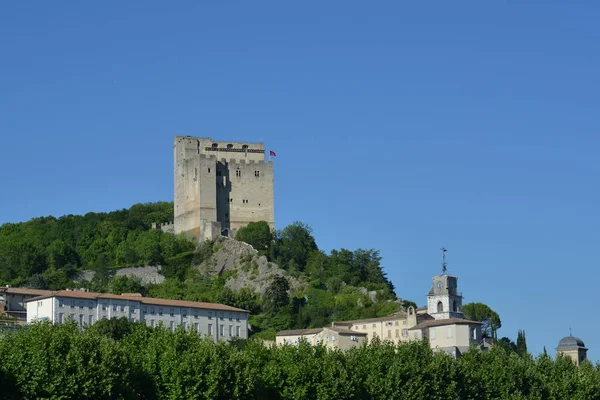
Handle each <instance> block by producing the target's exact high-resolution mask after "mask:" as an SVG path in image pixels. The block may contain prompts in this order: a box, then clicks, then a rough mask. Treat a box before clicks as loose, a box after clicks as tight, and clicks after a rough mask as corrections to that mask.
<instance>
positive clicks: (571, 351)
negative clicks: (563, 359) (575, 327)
mask: <svg viewBox="0 0 600 400" xmlns="http://www.w3.org/2000/svg"><path fill="white" fill-rule="evenodd" d="M587 351H588V349H587V347H585V344H584V343H583V340H581V339H579V338H578V337H575V336H572V335H569V336H566V337H564V338H562V339H560V341H559V342H558V347H557V348H556V353H557V354H558V355H564V356H567V357H569V358H570V359H571V360H573V363H575V365H581V363H582V362H584V361H585V360H587Z"/></svg>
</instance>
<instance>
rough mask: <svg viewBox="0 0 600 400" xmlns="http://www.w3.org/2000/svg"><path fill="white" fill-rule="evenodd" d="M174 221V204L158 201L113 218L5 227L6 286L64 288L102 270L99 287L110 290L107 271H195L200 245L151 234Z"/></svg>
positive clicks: (1, 245)
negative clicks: (79, 273)
mask: <svg viewBox="0 0 600 400" xmlns="http://www.w3.org/2000/svg"><path fill="white" fill-rule="evenodd" d="M172 220H173V203H167V202H158V203H147V204H135V205H133V206H132V207H131V208H130V209H128V210H125V209H124V210H119V211H113V212H110V213H87V214H86V215H84V216H79V215H66V216H63V217H60V218H54V217H43V218H35V219H32V220H30V221H28V222H23V223H18V224H4V225H2V226H0V281H2V282H3V283H11V284H13V285H19V284H25V283H27V281H28V280H30V279H31V278H32V277H33V276H34V275H36V274H38V276H39V277H41V278H43V280H45V282H46V284H47V286H48V288H50V289H59V288H60V289H64V287H65V286H67V285H66V282H65V281H68V280H70V279H72V276H71V275H72V273H73V272H74V271H76V270H78V269H85V268H93V269H98V268H100V267H102V268H104V269H102V268H100V269H101V272H102V273H104V276H102V277H100V278H99V279H98V281H97V282H95V283H96V285H97V286H98V287H99V288H106V285H107V280H106V279H105V276H106V274H107V272H106V269H113V268H116V267H124V266H137V265H147V264H161V265H164V266H166V267H167V271H169V267H171V266H173V268H174V269H175V270H176V271H179V270H180V269H181V268H182V265H186V264H187V266H189V263H190V262H191V259H192V258H193V256H194V248H195V245H194V243H193V242H191V241H189V240H187V239H185V238H183V237H179V236H174V235H170V234H166V233H163V232H162V231H160V230H152V229H150V227H151V224H152V223H153V222H157V223H162V222H167V221H172ZM99 260H101V261H100V264H102V265H98V263H99ZM47 275H48V276H47ZM43 280H40V279H38V278H36V279H35V280H34V281H32V282H31V284H33V285H36V286H40V285H42V284H43ZM58 286H60V287H58Z"/></svg>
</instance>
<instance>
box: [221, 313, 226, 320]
mask: <svg viewBox="0 0 600 400" xmlns="http://www.w3.org/2000/svg"><path fill="white" fill-rule="evenodd" d="M223 319H225V314H223V313H221V321H222V320H223Z"/></svg>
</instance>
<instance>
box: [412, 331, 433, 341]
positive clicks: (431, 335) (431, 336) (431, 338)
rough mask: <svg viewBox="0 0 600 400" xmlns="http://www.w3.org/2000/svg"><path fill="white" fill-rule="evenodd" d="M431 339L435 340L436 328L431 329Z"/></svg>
mask: <svg viewBox="0 0 600 400" xmlns="http://www.w3.org/2000/svg"><path fill="white" fill-rule="evenodd" d="M415 334H416V332H415ZM429 339H431V340H435V328H429Z"/></svg>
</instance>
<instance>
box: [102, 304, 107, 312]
mask: <svg viewBox="0 0 600 400" xmlns="http://www.w3.org/2000/svg"><path fill="white" fill-rule="evenodd" d="M102 311H106V304H104V303H102Z"/></svg>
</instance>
